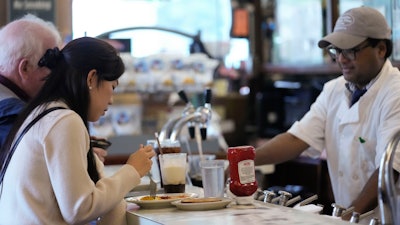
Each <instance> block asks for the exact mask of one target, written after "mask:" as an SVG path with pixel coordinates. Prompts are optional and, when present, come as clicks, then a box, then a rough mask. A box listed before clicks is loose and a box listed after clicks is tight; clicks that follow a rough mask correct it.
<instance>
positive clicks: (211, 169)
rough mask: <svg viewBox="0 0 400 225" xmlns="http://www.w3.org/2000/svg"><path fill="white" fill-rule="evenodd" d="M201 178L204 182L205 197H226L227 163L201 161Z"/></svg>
mask: <svg viewBox="0 0 400 225" xmlns="http://www.w3.org/2000/svg"><path fill="white" fill-rule="evenodd" d="M200 168H201V175H202V176H201V177H202V182H203V189H204V197H219V198H222V197H224V193H225V178H224V170H225V161H224V160H218V159H217V160H203V161H200Z"/></svg>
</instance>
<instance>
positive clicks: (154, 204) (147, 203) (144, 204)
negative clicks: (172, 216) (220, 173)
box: [125, 193, 198, 209]
mask: <svg viewBox="0 0 400 225" xmlns="http://www.w3.org/2000/svg"><path fill="white" fill-rule="evenodd" d="M146 196H148V195H142V196H137V197H128V198H125V201H127V202H132V203H135V204H137V205H139V206H140V208H145V209H159V208H167V207H173V205H171V202H173V201H176V200H181V199H185V198H195V197H197V196H198V195H197V194H196V193H170V194H157V195H156V196H158V197H170V198H168V199H160V200H141V199H142V198H143V197H146Z"/></svg>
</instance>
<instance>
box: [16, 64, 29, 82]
mask: <svg viewBox="0 0 400 225" xmlns="http://www.w3.org/2000/svg"><path fill="white" fill-rule="evenodd" d="M30 69H31V65H29V61H28V60H27V59H21V61H19V64H18V73H19V74H20V76H21V78H22V79H24V80H27V79H29V70H30Z"/></svg>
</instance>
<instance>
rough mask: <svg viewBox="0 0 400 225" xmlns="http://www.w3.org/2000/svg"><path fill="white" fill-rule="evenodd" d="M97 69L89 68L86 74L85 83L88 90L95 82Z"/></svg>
mask: <svg viewBox="0 0 400 225" xmlns="http://www.w3.org/2000/svg"><path fill="white" fill-rule="evenodd" d="M96 73H97V71H96V70H95V69H93V70H90V71H89V73H88V76H87V85H88V88H89V90H90V89H92V88H93V87H94V86H95V85H96V84H97V74H96Z"/></svg>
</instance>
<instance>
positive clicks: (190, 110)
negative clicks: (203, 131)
mask: <svg viewBox="0 0 400 225" xmlns="http://www.w3.org/2000/svg"><path fill="white" fill-rule="evenodd" d="M178 95H179V97H180V98H181V99H182V101H184V102H185V103H186V107H185V109H184V110H183V112H182V116H187V115H189V114H192V113H194V112H195V111H196V110H195V109H194V106H193V104H192V103H191V102H190V101H189V98H188V97H187V95H186V93H185V91H184V90H181V91H179V92H178ZM187 127H188V131H189V136H190V138H191V139H193V138H194V135H195V123H194V122H193V121H189V122H187Z"/></svg>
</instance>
